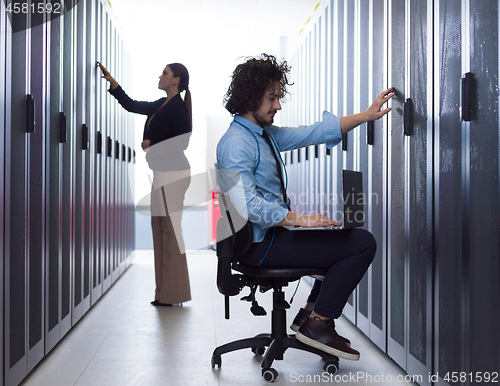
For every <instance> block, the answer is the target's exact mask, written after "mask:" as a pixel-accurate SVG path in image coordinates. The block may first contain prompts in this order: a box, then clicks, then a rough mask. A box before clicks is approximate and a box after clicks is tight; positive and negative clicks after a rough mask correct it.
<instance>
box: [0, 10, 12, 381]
mask: <svg viewBox="0 0 500 386" xmlns="http://www.w3.org/2000/svg"><path fill="white" fill-rule="evenodd" d="M7 23H8V21H7V15H6V12H5V3H4V2H2V3H0V31H2V32H3V33H2V34H1V35H0V52H4V53H5V59H6V60H5V61H3V60H2V61H1V62H0V127H1V128H2V131H1V133H2V134H1V135H0V149H1V151H2V152H3V153H2V154H6V153H7V152H6V147H5V139H6V133H7V127H6V115H7V114H6V112H7V111H8V110H9V109H10V105H9V104H8V103H7V101H8V99H9V98H8V97H7V95H9V93H10V90H7V85H6V79H7V75H9V76H10V74H8V72H7V68H9V66H7V65H6V63H10V61H11V57H10V47H9V49H8V42H7V36H8V32H7ZM0 170H5V159H4V157H0ZM5 194H6V192H5V179H4V178H1V179H0V205H1V212H2V215H1V218H0V247H1V248H2V251H1V254H0V264H2V267H4V265H5V242H6V239H5ZM3 287H4V275H0V288H3ZM3 309H4V301H3V297H0V331H4V311H3ZM0 345H1V347H4V337H3V334H1V336H0ZM3 364H4V355H3V350H1V351H0V372H1V373H2V374H3V370H4V366H3ZM0 384H3V382H0Z"/></svg>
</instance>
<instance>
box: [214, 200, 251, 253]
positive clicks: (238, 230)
mask: <svg viewBox="0 0 500 386" xmlns="http://www.w3.org/2000/svg"><path fill="white" fill-rule="evenodd" d="M219 205H221V218H220V219H219V221H218V222H217V256H219V257H224V258H231V259H232V262H233V263H235V262H237V261H238V258H239V257H240V256H241V255H243V254H245V253H246V252H248V250H249V249H250V247H251V246H252V243H253V229H252V225H251V223H250V221H248V220H246V219H244V218H243V217H242V216H240V214H239V213H238V212H237V211H236V209H235V208H234V206H233V204H232V203H231V199H230V198H229V196H226V195H224V194H223V193H221V195H220V196H219ZM219 247H220V248H219Z"/></svg>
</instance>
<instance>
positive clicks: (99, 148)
mask: <svg viewBox="0 0 500 386" xmlns="http://www.w3.org/2000/svg"><path fill="white" fill-rule="evenodd" d="M96 134H97V137H96V152H97V154H101V153H102V133H101V132H100V131H98V132H97V133H96Z"/></svg>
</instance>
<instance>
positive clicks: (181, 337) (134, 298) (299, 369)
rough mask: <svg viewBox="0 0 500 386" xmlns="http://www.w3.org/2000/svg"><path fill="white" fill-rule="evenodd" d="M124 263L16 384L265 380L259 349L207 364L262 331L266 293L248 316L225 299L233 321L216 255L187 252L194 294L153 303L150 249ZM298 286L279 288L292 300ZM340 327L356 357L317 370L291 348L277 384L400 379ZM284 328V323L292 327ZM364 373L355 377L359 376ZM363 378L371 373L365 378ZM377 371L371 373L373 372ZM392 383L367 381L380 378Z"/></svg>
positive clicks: (365, 343) (352, 385)
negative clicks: (177, 302) (332, 369)
mask: <svg viewBox="0 0 500 386" xmlns="http://www.w3.org/2000/svg"><path fill="white" fill-rule="evenodd" d="M136 256H137V257H136V258H135V260H134V262H133V264H132V266H131V267H130V268H129V269H128V270H127V271H126V272H125V273H124V274H123V276H122V277H121V278H120V279H119V280H118V281H117V282H116V283H115V284H114V285H113V286H112V287H111V288H110V289H109V291H108V292H107V293H106V294H105V295H104V296H103V297H102V298H101V299H100V300H99V302H98V303H97V304H96V305H95V306H94V307H92V308H91V309H90V311H89V312H88V313H87V314H86V315H85V316H84V317H83V318H82V319H81V320H80V322H79V323H78V324H77V325H76V326H75V327H74V328H73V329H72V330H71V331H70V332H69V333H68V334H67V336H66V337H65V338H64V339H63V340H62V341H61V342H60V343H59V344H58V345H57V346H56V347H55V348H54V349H53V350H52V352H51V353H50V354H49V355H48V356H47V357H46V358H45V359H44V360H43V361H42V363H40V364H39V365H38V366H37V367H36V368H35V370H34V371H33V372H32V374H31V375H30V376H29V377H28V378H27V379H26V380H25V382H24V383H23V385H29V386H71V385H75V386H100V385H103V386H104V385H117V386H124V385H133V386H136V385H137V386H163V385H172V386H191V385H193V386H197V385H201V386H205V385H206V386H212V385H213V386H226V385H227V386H237V385H242V386H243V385H244V386H247V385H252V386H253V385H259V384H261V385H265V384H266V382H265V381H264V380H263V379H262V377H261V368H260V364H261V361H262V358H261V357H258V356H255V355H253V353H252V352H251V351H250V349H247V350H240V351H236V352H233V353H228V354H224V355H223V356H222V367H221V368H220V369H219V368H215V369H212V368H211V365H210V360H211V356H212V352H213V350H214V349H215V347H216V346H217V345H221V344H224V343H228V342H230V341H232V340H236V339H242V338H246V337H251V336H253V335H256V334H258V333H262V332H269V331H270V328H271V318H270V313H271V303H272V294H271V291H269V292H267V293H264V294H261V293H258V297H257V300H258V301H259V303H260V304H261V305H262V306H263V307H264V308H265V309H266V310H267V312H268V315H267V316H265V317H254V316H253V315H252V314H251V312H250V303H247V302H241V301H239V298H240V297H242V296H244V295H246V294H247V292H248V291H247V290H245V291H244V293H243V294H241V295H240V296H237V297H234V298H232V299H231V310H230V311H231V319H229V320H226V319H224V298H223V296H222V295H220V294H219V293H218V291H217V288H216V281H215V278H216V267H217V261H216V257H215V253H214V252H212V251H191V252H189V253H188V264H189V273H190V281H191V291H192V297H193V300H192V301H189V302H186V303H185V304H184V305H183V306H181V307H153V306H151V304H150V301H151V300H153V295H154V272H153V255H152V253H151V251H138V252H137V253H136ZM295 289H296V283H291V284H290V285H289V287H287V288H286V289H285V293H286V298H287V299H290V297H291V296H292V294H293V292H294V291H295ZM308 292H309V286H308V284H307V283H304V282H302V283H301V284H300V286H299V288H298V290H297V293H296V295H295V298H294V302H293V305H292V307H291V309H290V310H289V311H288V313H287V318H288V321H289V322H291V321H292V319H293V317H294V316H295V314H296V312H297V310H298V309H299V307H301V306H303V305H304V304H305V301H306V299H307V295H308ZM337 327H338V331H339V333H341V335H344V336H346V337H348V338H349V339H350V340H351V341H352V342H353V347H355V348H358V349H359V350H360V351H361V359H360V360H359V361H358V362H349V361H344V360H341V362H340V370H339V372H338V373H337V374H336V375H335V376H329V375H327V374H323V361H322V360H321V359H320V358H319V357H317V356H315V355H313V354H309V353H304V352H300V351H297V350H293V349H290V350H289V351H287V352H286V353H285V357H284V360H282V361H275V362H274V363H273V367H274V368H276V369H277V370H278V372H279V376H278V379H277V380H276V382H275V383H274V384H275V385H297V384H304V385H323V384H328V383H330V380H333V381H334V383H335V384H336V385H349V386H357V385H362V386H368V385H378V386H381V385H395V386H399V385H407V384H406V383H404V382H397V380H396V378H397V376H401V375H403V376H404V372H403V371H402V370H401V369H400V368H399V367H398V366H396V365H395V364H394V363H393V362H392V361H391V360H390V359H388V357H387V356H386V355H385V354H383V353H382V352H381V351H380V350H379V349H378V348H376V347H375V346H374V345H373V344H372V343H371V342H370V341H369V340H368V339H367V338H366V337H365V336H364V335H363V334H362V333H360V332H359V331H358V330H357V329H356V328H354V327H353V326H352V325H351V324H350V322H348V321H347V320H345V319H341V320H339V321H338V322H337ZM290 333H291V331H290ZM361 375H363V378H361ZM382 375H384V376H385V378H381V376H382ZM370 376H371V377H372V378H370ZM377 376H378V378H376V377H377ZM388 376H390V377H391V382H390V383H383V382H371V381H374V380H382V379H384V380H387V379H388V378H387V377H388Z"/></svg>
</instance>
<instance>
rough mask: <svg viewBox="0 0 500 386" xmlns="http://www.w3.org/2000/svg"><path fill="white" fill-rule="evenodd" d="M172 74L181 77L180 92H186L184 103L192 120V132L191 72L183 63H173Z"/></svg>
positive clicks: (171, 66)
mask: <svg viewBox="0 0 500 386" xmlns="http://www.w3.org/2000/svg"><path fill="white" fill-rule="evenodd" d="M168 67H170V69H171V70H172V72H173V73H174V77H179V78H180V81H179V91H180V92H182V91H184V90H185V91H186V95H185V96H184V102H185V103H186V106H187V107H188V109H189V117H190V120H191V130H192V129H193V110H192V108H191V106H192V104H191V92H190V91H189V72H188V70H187V68H186V66H184V65H183V64H181V63H171V64H169V65H168Z"/></svg>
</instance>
